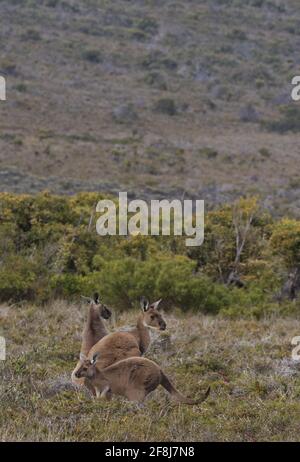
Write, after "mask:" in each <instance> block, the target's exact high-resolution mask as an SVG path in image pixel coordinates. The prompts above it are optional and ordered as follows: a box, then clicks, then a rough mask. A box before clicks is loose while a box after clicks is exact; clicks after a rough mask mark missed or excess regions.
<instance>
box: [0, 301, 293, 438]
mask: <svg viewBox="0 0 300 462" xmlns="http://www.w3.org/2000/svg"><path fill="white" fill-rule="evenodd" d="M4 308H5V307H3V306H2V307H1V313H2V314H1V316H2V317H1V324H2V326H3V332H4V335H5V337H6V339H7V343H8V352H7V360H6V361H5V362H1V364H0V367H1V369H0V370H1V376H2V378H1V388H0V395H1V402H0V408H1V410H0V440H4V441H28V440H34V441H66V440H72V441H77V440H78V441H155V440H160V441H229V440H234V441H262V440H264V441H279V440H280V441H295V440H297V441H299V434H300V423H299V415H300V383H299V372H300V365H299V364H298V363H296V362H293V361H292V360H291V348H292V347H291V343H290V342H291V338H292V337H293V336H295V335H299V333H300V321H299V320H298V319H278V318H272V319H265V320H261V321H255V320H242V319H240V320H226V319H222V318H219V317H207V316H195V315H193V316H188V315H186V316H184V317H183V316H182V315H179V314H178V315H176V316H175V315H174V314H166V319H167V323H168V332H169V334H170V335H171V338H170V340H171V342H168V341H167V339H166V338H164V339H163V342H161V340H162V339H161V337H160V336H156V339H154V343H153V345H152V347H151V349H150V351H149V352H148V354H147V356H148V357H150V358H152V359H154V360H156V361H157V362H158V363H159V364H161V365H162V366H163V368H164V370H165V371H167V372H168V374H169V375H170V376H171V377H172V379H173V381H174V382H175V384H176V385H177V387H178V388H179V389H180V390H181V391H182V392H184V393H185V394H187V395H190V396H194V395H197V394H198V393H200V392H201V390H203V389H204V388H206V387H207V385H208V384H210V385H211V386H212V393H211V396H210V397H209V399H208V400H207V401H206V402H205V403H203V404H202V405H201V406H200V407H199V408H198V407H188V406H184V405H180V406H178V405H176V404H175V403H174V402H172V401H171V400H169V398H168V396H167V394H166V392H165V391H164V390H163V389H159V390H156V391H155V392H154V394H153V395H152V396H151V397H149V399H148V400H147V401H146V405H145V408H144V409H143V410H137V408H136V407H135V405H134V404H132V403H129V402H126V401H125V400H122V399H118V398H115V399H114V400H113V401H112V402H105V401H101V400H98V401H95V400H92V399H91V398H90V396H89V395H88V394H87V393H86V392H84V391H82V390H76V389H75V388H74V387H73V386H72V384H71V383H70V381H69V377H70V373H71V370H72V367H73V365H74V364H75V362H76V358H77V355H78V350H79V345H80V332H81V329H82V324H83V319H84V313H85V310H86V307H84V306H76V305H72V304H67V303H66V302H60V301H57V302H54V303H52V304H50V305H48V306H45V307H43V308H41V307H33V306H18V307H17V306H15V307H12V308H10V309H9V310H5V309H4ZM135 317H136V313H134V312H131V313H127V314H123V315H121V316H119V317H118V319H115V320H114V321H112V322H111V326H110V327H111V328H119V327H121V326H124V325H128V324H132V323H134V320H135ZM166 335H167V334H166Z"/></svg>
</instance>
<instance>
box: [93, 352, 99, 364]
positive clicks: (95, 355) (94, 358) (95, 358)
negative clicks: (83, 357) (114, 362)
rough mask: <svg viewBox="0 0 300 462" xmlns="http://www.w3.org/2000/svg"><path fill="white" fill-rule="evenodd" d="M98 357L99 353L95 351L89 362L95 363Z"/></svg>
mask: <svg viewBox="0 0 300 462" xmlns="http://www.w3.org/2000/svg"><path fill="white" fill-rule="evenodd" d="M98 358H99V353H95V354H94V355H93V358H92V360H91V364H95V362H96V361H97V359H98Z"/></svg>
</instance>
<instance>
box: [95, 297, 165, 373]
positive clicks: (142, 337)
mask: <svg viewBox="0 0 300 462" xmlns="http://www.w3.org/2000/svg"><path fill="white" fill-rule="evenodd" d="M159 302H160V300H159V301H158V302H156V303H153V304H152V305H151V306H150V307H149V303H148V302H147V304H146V305H143V313H142V314H141V315H140V316H139V318H138V320H137V325H136V327H135V328H134V329H132V330H131V331H129V332H113V333H111V334H109V335H107V336H106V337H104V338H102V339H101V340H100V341H99V342H97V343H96V344H95V345H94V346H93V347H92V348H91V350H90V352H89V354H88V357H89V358H90V359H92V358H93V356H94V355H95V354H98V355H99V357H100V359H99V361H98V363H97V367H99V368H100V369H103V368H105V367H108V366H110V365H111V364H113V363H115V362H116V361H119V360H121V359H125V358H130V357H132V356H141V355H142V354H144V353H145V352H146V351H147V349H148V347H149V345H150V341H151V338H150V333H149V329H150V328H156V329H160V330H165V328H166V323H165V321H164V319H163V317H162V316H161V314H160V313H159V312H158V309H157V307H158V304H159Z"/></svg>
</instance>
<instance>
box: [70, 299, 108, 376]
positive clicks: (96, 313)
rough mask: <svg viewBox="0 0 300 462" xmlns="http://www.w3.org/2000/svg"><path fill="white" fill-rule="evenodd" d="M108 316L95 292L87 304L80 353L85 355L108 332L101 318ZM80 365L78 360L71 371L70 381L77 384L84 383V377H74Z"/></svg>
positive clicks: (106, 309)
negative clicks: (88, 304)
mask: <svg viewBox="0 0 300 462" xmlns="http://www.w3.org/2000/svg"><path fill="white" fill-rule="evenodd" d="M110 317H111V311H110V310H109V309H108V308H107V307H106V306H105V305H103V304H102V303H100V302H99V297H98V294H95V296H94V300H92V301H91V304H90V306H89V310H88V316H87V321H86V323H85V326H84V329H83V332H82V342H81V349H80V354H81V355H85V356H86V355H87V354H88V352H89V351H90V349H91V348H92V346H93V345H95V343H97V342H98V341H99V340H101V339H102V338H103V337H104V336H106V335H107V334H108V331H107V329H106V327H105V325H104V322H103V318H104V319H109V318H110ZM80 365H81V362H80V361H78V363H77V364H76V367H75V369H74V370H73V372H72V382H73V383H75V384H77V385H83V384H84V379H78V378H76V371H77V370H78V368H79V367H80Z"/></svg>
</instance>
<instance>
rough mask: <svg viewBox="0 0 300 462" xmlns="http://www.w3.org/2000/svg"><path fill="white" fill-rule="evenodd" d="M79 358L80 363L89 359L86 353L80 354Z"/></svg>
mask: <svg viewBox="0 0 300 462" xmlns="http://www.w3.org/2000/svg"><path fill="white" fill-rule="evenodd" d="M79 358H80V361H82V362H83V361H85V360H86V359H87V357H86V356H85V354H84V353H80V355H79Z"/></svg>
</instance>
